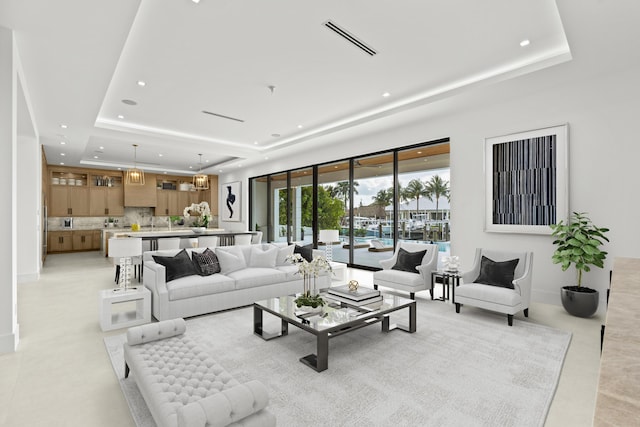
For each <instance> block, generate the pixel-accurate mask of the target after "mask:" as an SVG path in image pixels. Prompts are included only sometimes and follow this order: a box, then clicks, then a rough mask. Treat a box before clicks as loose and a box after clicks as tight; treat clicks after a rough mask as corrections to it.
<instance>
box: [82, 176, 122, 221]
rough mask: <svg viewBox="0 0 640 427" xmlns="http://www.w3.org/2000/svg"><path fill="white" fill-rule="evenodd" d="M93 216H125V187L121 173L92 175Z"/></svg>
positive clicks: (91, 205) (91, 206) (90, 180)
mask: <svg viewBox="0 0 640 427" xmlns="http://www.w3.org/2000/svg"><path fill="white" fill-rule="evenodd" d="M89 182H90V186H89V188H90V189H91V203H90V208H91V209H90V210H91V216H122V215H124V186H123V182H122V173H121V172H113V171H110V172H105V173H101V171H96V172H95V173H91V174H90V179H89Z"/></svg>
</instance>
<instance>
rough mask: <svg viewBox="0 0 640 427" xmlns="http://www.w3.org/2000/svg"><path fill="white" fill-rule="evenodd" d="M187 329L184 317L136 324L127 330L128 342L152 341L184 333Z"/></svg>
mask: <svg viewBox="0 0 640 427" xmlns="http://www.w3.org/2000/svg"><path fill="white" fill-rule="evenodd" d="M186 330H187V324H186V322H185V321H184V319H170V320H163V321H161V322H156V323H148V324H146V325H141V326H134V327H133V328H129V329H128V330H127V344H129V345H138V344H144V343H147V342H151V341H157V340H162V339H165V338H170V337H175V336H176V335H182V334H184V333H185V332H186Z"/></svg>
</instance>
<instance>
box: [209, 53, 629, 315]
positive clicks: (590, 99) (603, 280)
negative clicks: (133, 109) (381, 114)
mask: <svg viewBox="0 0 640 427" xmlns="http://www.w3.org/2000/svg"><path fill="white" fill-rule="evenodd" d="M583 64H584V65H583ZM590 64H591V63H590V62H589V61H582V62H581V61H579V60H574V61H572V62H569V63H567V64H562V65H558V66H556V67H553V68H551V69H547V70H543V71H539V72H537V73H534V74H530V75H526V76H523V77H520V78H517V79H514V80H511V81H507V82H502V83H499V84H496V85H493V86H490V87H485V88H480V89H476V90H474V91H473V92H472V93H468V94H463V95H460V96H458V97H456V98H455V99H449V100H444V101H442V102H439V103H438V104H434V105H429V106H425V107H421V108H420V109H417V110H414V111H412V112H411V113H410V114H408V115H407V117H406V118H402V119H400V120H401V122H400V124H399V125H398V124H394V123H393V122H394V120H396V119H398V118H397V117H396V118H393V117H392V118H386V119H382V120H379V121H378V122H377V123H376V124H375V125H373V126H372V130H371V132H370V134H369V135H368V136H367V137H365V138H358V139H353V138H351V136H350V135H349V131H345V132H342V133H341V134H340V135H333V136H332V137H331V138H332V139H334V140H336V139H337V138H338V137H339V141H338V142H335V143H333V144H332V145H329V142H326V145H325V141H322V140H318V142H317V148H316V149H313V148H310V149H305V151H304V154H298V155H295V156H294V155H292V154H291V153H287V154H288V155H287V156H285V157H284V158H280V159H279V160H274V161H272V162H270V163H268V164H261V165H257V166H253V167H249V168H245V169H243V170H242V171H235V172H234V173H233V174H229V175H223V176H221V177H220V179H221V182H225V181H234V180H242V182H243V191H245V189H246V186H247V182H248V181H247V180H248V178H249V177H252V176H256V175H261V174H264V173H270V172H279V171H282V170H286V169H292V168H297V167H301V166H307V165H310V164H314V163H319V162H324V161H329V160H333V159H338V158H344V157H348V156H352V155H356V154H362V153H367V152H373V151H376V150H383V149H386V148H391V147H397V146H403V145H408V144H413V143H417V142H421V141H429V140H433V139H437V138H440V137H443V136H449V137H450V138H451V195H452V196H451V198H452V200H451V210H452V219H451V222H452V237H451V242H452V243H451V246H452V253H453V254H455V255H459V256H460V257H461V259H462V263H463V267H469V266H470V263H471V262H472V257H473V252H474V249H475V248H476V247H480V246H482V247H494V248H503V249H508V250H531V251H533V252H534V270H533V282H534V292H533V298H534V300H536V301H544V302H549V303H555V304H559V298H558V295H559V288H560V287H561V286H563V285H567V284H571V283H572V282H573V281H574V275H573V273H570V272H565V273H563V272H562V271H561V270H560V267H558V266H557V265H553V264H552V263H551V261H550V259H551V254H552V252H553V250H554V247H553V245H552V243H551V242H552V238H551V237H550V236H532V235H516V234H497V233H486V232H484V230H483V226H484V211H483V209H484V184H483V178H484V175H483V169H482V168H483V143H484V138H487V137H492V136H498V135H504V134H509V133H513V132H518V131H524V130H530V129H536V128H540V127H546V126H551V125H557V124H561V123H569V175H570V176H569V187H570V188H569V209H570V210H572V211H573V210H576V211H586V212H588V213H589V214H590V216H591V217H592V219H593V221H594V222H595V224H596V225H598V226H601V227H608V228H610V229H611V232H610V233H609V235H608V236H609V238H610V240H611V243H610V244H608V245H607V246H606V250H608V251H609V257H608V259H607V261H606V264H605V269H604V270H599V269H596V270H594V271H592V272H591V273H588V274H587V275H586V276H585V277H584V279H583V283H584V284H586V285H588V286H590V287H593V288H596V289H599V290H601V291H602V290H604V289H606V287H607V285H608V277H609V276H608V275H609V269H611V268H612V265H613V259H614V258H615V257H620V256H626V257H640V245H639V244H638V242H639V241H640V239H639V238H640V232H639V231H638V220H637V218H638V217H639V212H640V198H638V197H637V190H636V187H637V184H638V183H640V172H639V171H638V166H637V163H638V158H640V144H639V143H638V138H637V136H636V135H637V134H638V129H637V128H638V124H637V121H636V120H638V117H640V101H639V100H640V85H638V80H637V76H638V75H640V66H638V65H637V64H635V65H634V64H625V66H619V67H618V68H616V66H615V64H610V66H609V67H603V68H602V70H603V71H598V69H597V68H595V69H594V67H592V66H591V65H590ZM292 149H293V148H292ZM246 194H247V193H246V191H245V192H244V193H243V195H244V196H245V200H244V201H243V204H244V205H243V217H242V218H243V220H244V221H245V222H246V221H247V216H246V215H247V212H248V211H247V208H248V200H246ZM222 226H223V227H225V228H231V227H230V226H229V224H227V223H223V225H222ZM234 227H238V228H234V229H239V228H246V224H242V225H239V224H234ZM603 294H604V292H603V293H602V294H601V296H602V298H604V295H603ZM602 306H603V304H601V307H602Z"/></svg>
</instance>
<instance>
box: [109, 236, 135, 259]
mask: <svg viewBox="0 0 640 427" xmlns="http://www.w3.org/2000/svg"><path fill="white" fill-rule="evenodd" d="M139 255H142V238H140V237H127V238H112V239H109V257H111V258H126V257H133V256H139Z"/></svg>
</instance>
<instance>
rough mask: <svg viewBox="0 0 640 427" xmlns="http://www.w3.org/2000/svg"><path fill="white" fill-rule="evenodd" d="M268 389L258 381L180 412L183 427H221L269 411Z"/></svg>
mask: <svg viewBox="0 0 640 427" xmlns="http://www.w3.org/2000/svg"><path fill="white" fill-rule="evenodd" d="M267 403H269V394H268V393H267V388H266V387H265V386H264V385H263V384H262V383H261V382H259V381H256V380H254V381H249V382H247V383H244V384H238V385H237V386H235V387H232V388H230V389H227V390H223V391H221V392H219V393H216V394H213V395H211V396H207V397H205V398H204V399H200V400H198V401H196V402H192V403H189V404H188V405H185V406H182V407H179V408H178V410H177V415H178V425H179V426H180V427H205V426H212V427H218V426H220V427H222V426H227V425H229V424H232V423H235V422H238V421H240V420H242V419H243V418H246V417H248V416H250V415H252V414H255V413H257V412H259V411H261V410H262V409H264V408H266V406H267Z"/></svg>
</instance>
